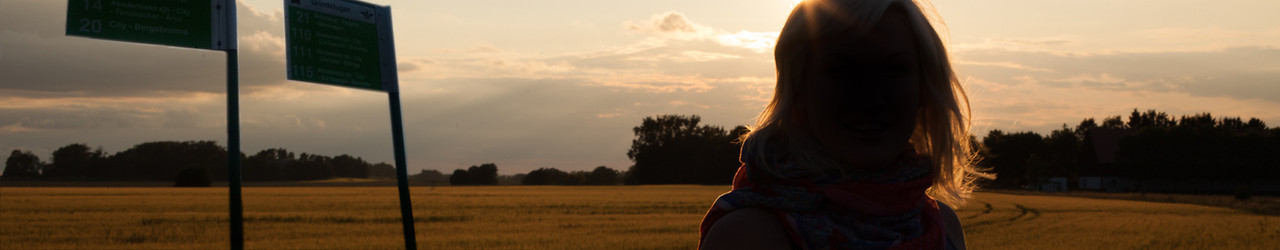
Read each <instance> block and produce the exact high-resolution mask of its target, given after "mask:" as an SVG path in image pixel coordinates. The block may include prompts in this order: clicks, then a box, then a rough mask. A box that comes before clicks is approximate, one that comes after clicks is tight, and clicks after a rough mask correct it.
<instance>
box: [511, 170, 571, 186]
mask: <svg viewBox="0 0 1280 250" xmlns="http://www.w3.org/2000/svg"><path fill="white" fill-rule="evenodd" d="M568 176H569V173H565V172H564V171H560V170H559V169H555V168H539V169H535V170H533V171H529V174H526V175H525V176H524V180H521V181H520V184H522V185H552V184H557V183H560V180H562V179H564V178H565V177H568Z"/></svg>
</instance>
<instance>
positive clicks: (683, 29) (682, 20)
mask: <svg viewBox="0 0 1280 250" xmlns="http://www.w3.org/2000/svg"><path fill="white" fill-rule="evenodd" d="M623 26H624V27H626V29H627V30H631V31H639V32H649V33H657V34H677V35H683V34H705V33H711V32H713V31H714V30H713V29H711V28H710V27H707V26H703V25H701V24H696V23H693V22H692V21H689V18H687V17H685V16H684V13H680V12H677V11H668V12H664V13H659V14H655V15H653V16H652V17H649V19H648V20H640V21H626V22H623Z"/></svg>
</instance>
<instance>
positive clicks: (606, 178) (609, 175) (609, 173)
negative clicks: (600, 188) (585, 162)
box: [587, 166, 618, 185]
mask: <svg viewBox="0 0 1280 250" xmlns="http://www.w3.org/2000/svg"><path fill="white" fill-rule="evenodd" d="M587 185H618V170H613V169H611V168H608V167H605V166H599V167H596V169H594V170H591V174H590V175H588V176H587Z"/></svg>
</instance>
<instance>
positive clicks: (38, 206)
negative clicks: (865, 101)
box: [0, 186, 1280, 249]
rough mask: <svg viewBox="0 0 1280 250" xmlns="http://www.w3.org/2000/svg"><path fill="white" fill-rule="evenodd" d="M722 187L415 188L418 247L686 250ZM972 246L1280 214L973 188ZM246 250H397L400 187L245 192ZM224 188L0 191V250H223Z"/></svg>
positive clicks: (1231, 234) (1275, 238) (1120, 245)
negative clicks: (1011, 192) (160, 249)
mask: <svg viewBox="0 0 1280 250" xmlns="http://www.w3.org/2000/svg"><path fill="white" fill-rule="evenodd" d="M726 190H727V187H725V186H610V187H525V186H498V187H437V188H435V189H434V190H432V189H430V188H427V187H414V188H413V190H412V191H411V193H412V194H413V203H414V204H413V205H414V215H415V217H416V220H415V221H416V224H415V226H416V228H417V237H418V244H419V247H420V248H423V249H453V248H485V249H492V248H525V249H527V248H537V249H547V248H550V249H564V248H568V249H601V248H625V249H631V248H638V249H691V248H694V247H695V246H696V245H697V237H698V233H697V231H698V223H699V222H700V219H701V217H702V214H703V213H704V212H705V211H706V208H707V206H709V205H710V203H711V201H712V200H713V199H714V198H715V197H716V195H718V194H719V193H721V192H723V191H726ZM976 198H977V199H976V200H974V201H972V202H971V203H970V204H968V205H967V206H965V207H963V208H960V209H959V211H958V213H959V215H960V217H961V221H962V222H963V223H964V224H965V231H966V234H967V238H968V241H969V247H971V248H973V249H993V248H994V249H1000V248H1010V249H1045V248H1063V249H1098V248H1101V249H1134V248H1149V249H1167V248H1184V249H1203V248H1215V249H1274V248H1275V247H1276V246H1280V216H1262V215H1254V214H1249V213H1245V212H1240V211H1237V210H1232V209H1226V208H1217V207H1207V206H1199V205H1188V204H1172V203H1151V202H1137V201H1124V200H1102V199H1088V198H1072V197H1055V196H1027V195H1011V194H998V193H979V194H977V195H976ZM244 211H245V224H244V227H245V235H246V236H245V247H246V248H251V249H317V248H323V249H353V248H354V249H363V248H400V247H403V239H402V238H401V237H402V232H401V224H400V213H399V205H398V200H397V196H396V189H395V187H248V188H245V189H244ZM227 231H228V226H227V189H226V188H225V187H215V188H165V187H144V188H101V187H94V188H83V187H78V188H56V187H0V249H45V248H110V249H148V248H151V249H156V248H166V249H167V248H199V249H213V248H227V247H228V246H229V245H228V243H227V237H228V233H227Z"/></svg>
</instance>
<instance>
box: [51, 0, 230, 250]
mask: <svg viewBox="0 0 1280 250" xmlns="http://www.w3.org/2000/svg"><path fill="white" fill-rule="evenodd" d="M66 24H67V26H66V35H68V36H81V37H88V38H95V39H105V40H115V41H122V42H134V43H146V44H156V45H167V46H176V47H186V48H196V49H208V50H221V51H224V52H226V53H227V185H228V186H229V187H228V189H230V190H229V195H228V196H229V199H230V202H229V207H230V217H231V218H230V224H231V249H244V223H243V221H244V219H243V214H244V213H243V211H244V210H243V206H242V203H241V197H240V87H239V85H240V63H239V58H238V55H237V51H236V50H237V47H236V46H237V45H236V39H237V37H236V5H235V0H68V1H67V23H66Z"/></svg>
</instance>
